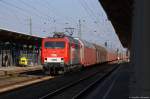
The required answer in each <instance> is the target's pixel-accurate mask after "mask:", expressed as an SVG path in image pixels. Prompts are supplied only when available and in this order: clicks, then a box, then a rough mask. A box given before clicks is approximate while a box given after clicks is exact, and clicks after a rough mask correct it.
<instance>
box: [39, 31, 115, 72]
mask: <svg viewBox="0 0 150 99" xmlns="http://www.w3.org/2000/svg"><path fill="white" fill-rule="evenodd" d="M41 57H42V64H43V69H44V71H45V72H47V73H49V74H58V73H65V72H67V71H69V70H71V69H73V68H76V67H79V68H80V67H88V66H92V65H94V64H99V63H104V62H109V61H114V60H116V59H117V53H114V52H113V51H110V50H109V51H108V50H107V49H106V48H104V47H102V46H100V45H96V44H93V43H90V42H87V41H85V40H81V39H79V38H73V37H70V36H66V35H64V34H62V33H57V34H55V35H54V36H53V37H49V38H43V40H42V50H41Z"/></svg>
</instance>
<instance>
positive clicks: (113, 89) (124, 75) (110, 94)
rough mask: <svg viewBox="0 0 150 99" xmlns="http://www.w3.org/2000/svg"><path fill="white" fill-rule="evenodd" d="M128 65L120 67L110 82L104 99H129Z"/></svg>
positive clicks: (129, 73) (129, 72)
mask: <svg viewBox="0 0 150 99" xmlns="http://www.w3.org/2000/svg"><path fill="white" fill-rule="evenodd" d="M130 77H131V71H130V64H129V63H125V64H122V67H121V68H120V70H119V71H118V72H117V74H116V75H115V79H113V80H112V84H111V85H110V87H109V89H108V91H107V96H106V99H128V98H129V97H130Z"/></svg>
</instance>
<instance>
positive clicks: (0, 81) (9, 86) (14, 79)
mask: <svg viewBox="0 0 150 99" xmlns="http://www.w3.org/2000/svg"><path fill="white" fill-rule="evenodd" d="M32 73H33V72H31V73H30V72H28V73H22V74H17V75H12V76H6V77H4V76H3V77H1V78H0V93H4V92H8V91H12V90H16V89H17V88H21V87H24V86H27V85H31V84H35V83H38V82H41V81H44V80H49V79H52V78H53V77H52V76H45V75H43V74H42V73H40V72H39V71H38V72H34V73H33V74H32ZM31 74H32V75H31Z"/></svg>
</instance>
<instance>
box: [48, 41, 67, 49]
mask: <svg viewBox="0 0 150 99" xmlns="http://www.w3.org/2000/svg"><path fill="white" fill-rule="evenodd" d="M45 48H53V49H55V48H65V42H62V41H61V42H60V41H59V42H58V41H57V42H54V41H48V42H45Z"/></svg>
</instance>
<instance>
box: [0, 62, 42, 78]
mask: <svg viewBox="0 0 150 99" xmlns="http://www.w3.org/2000/svg"><path fill="white" fill-rule="evenodd" d="M36 70H42V66H41V65H36V66H26V67H19V66H10V67H0V76H5V75H11V74H19V73H24V72H29V71H36Z"/></svg>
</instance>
